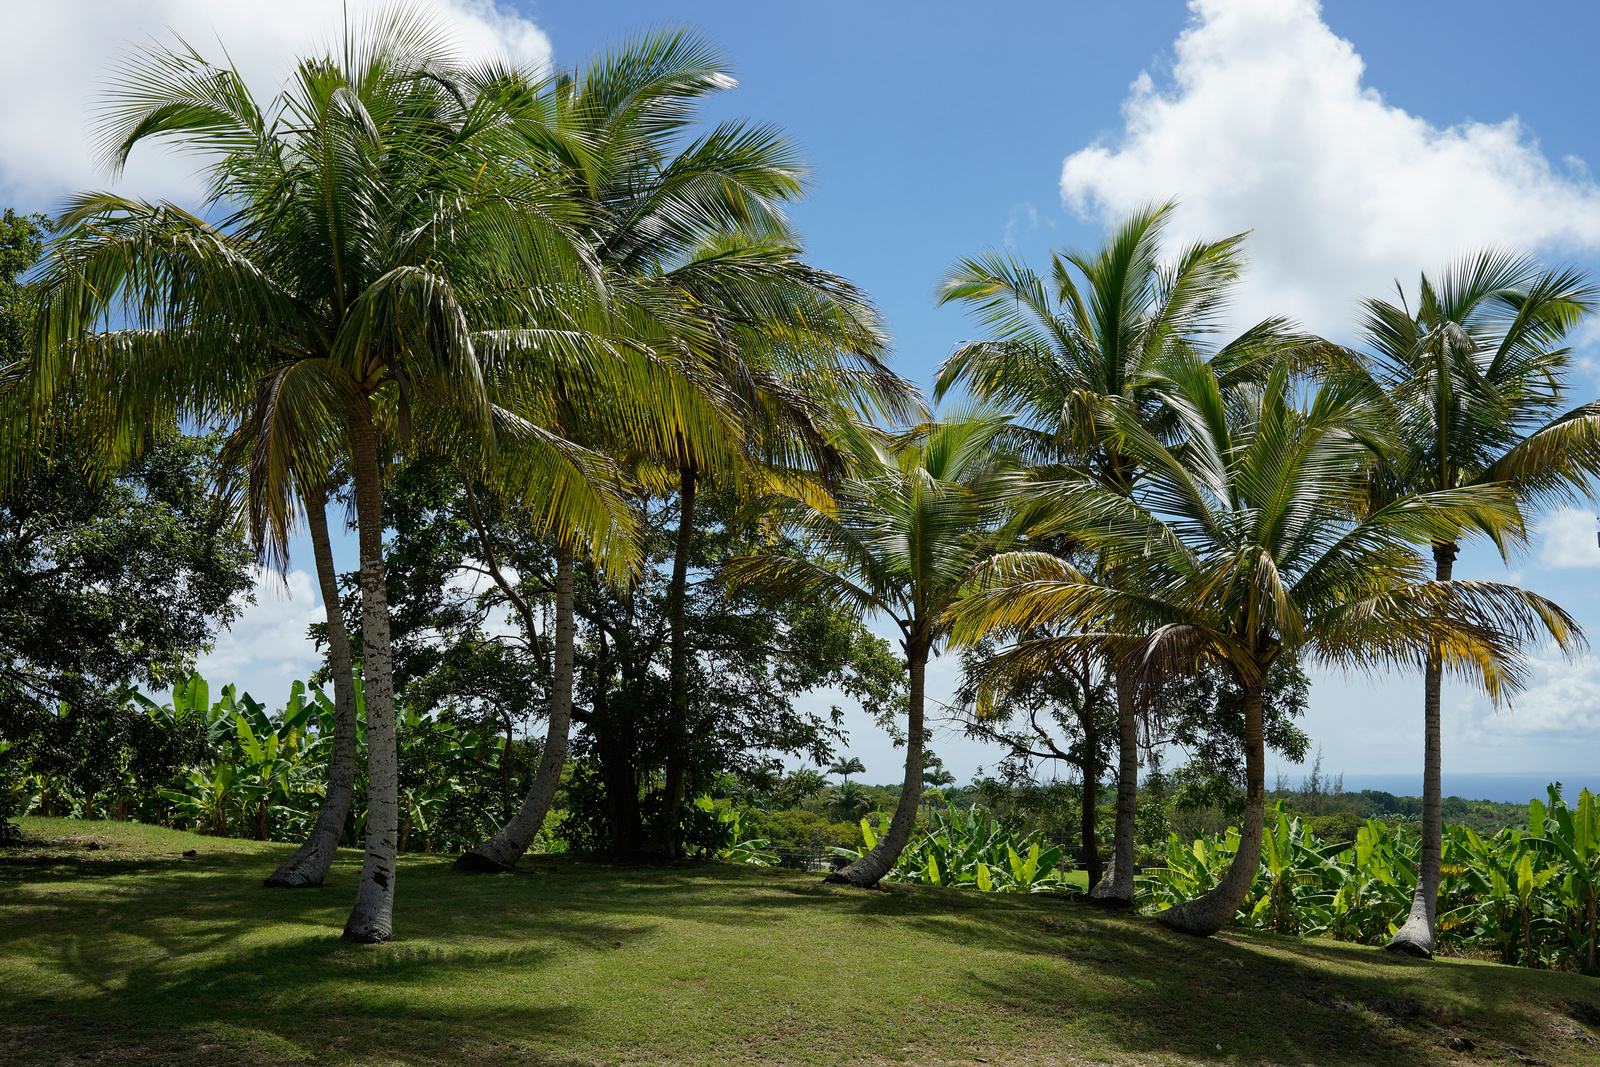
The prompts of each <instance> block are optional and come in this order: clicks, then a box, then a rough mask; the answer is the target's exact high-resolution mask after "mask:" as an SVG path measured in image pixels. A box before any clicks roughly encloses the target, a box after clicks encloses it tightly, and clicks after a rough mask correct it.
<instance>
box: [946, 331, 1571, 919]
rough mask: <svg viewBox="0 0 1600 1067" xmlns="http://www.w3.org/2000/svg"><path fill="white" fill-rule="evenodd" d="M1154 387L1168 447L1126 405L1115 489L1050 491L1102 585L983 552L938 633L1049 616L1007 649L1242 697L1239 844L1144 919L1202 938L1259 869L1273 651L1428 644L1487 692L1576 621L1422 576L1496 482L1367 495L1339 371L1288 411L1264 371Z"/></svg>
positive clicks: (1356, 650) (1343, 663)
mask: <svg viewBox="0 0 1600 1067" xmlns="http://www.w3.org/2000/svg"><path fill="white" fill-rule="evenodd" d="M1168 377H1169V381H1168V382H1167V383H1164V384H1163V386H1162V388H1161V394H1162V399H1163V401H1164V402H1165V403H1166V404H1167V405H1168V407H1169V409H1170V410H1171V412H1172V415H1173V419H1174V422H1175V424H1176V426H1175V430H1176V432H1175V438H1176V443H1174V444H1171V445H1167V444H1163V443H1162V442H1161V441H1160V440H1158V439H1157V438H1156V437H1155V436H1154V435H1153V434H1151V433H1150V431H1149V430H1148V429H1147V428H1146V427H1145V426H1144V425H1143V424H1142V422H1141V420H1140V419H1138V418H1137V416H1136V415H1135V414H1134V413H1133V412H1130V411H1126V410H1123V411H1113V412H1110V413H1108V416H1107V417H1106V419H1107V422H1108V426H1107V430H1108V432H1110V433H1112V434H1114V436H1115V438H1116V440H1117V441H1118V444H1119V447H1120V448H1121V449H1122V450H1123V451H1124V452H1125V453H1126V454H1128V455H1129V456H1130V457H1132V458H1133V459H1134V460H1135V461H1136V462H1138V463H1139V464H1140V465H1141V467H1142V468H1143V470H1144V475H1143V478H1142V480H1141V484H1140V486H1139V487H1138V488H1137V489H1136V490H1135V492H1134V494H1133V496H1132V497H1131V498H1130V497H1124V496H1121V495H1120V494H1116V493H1113V492H1110V491H1108V490H1106V489H1104V488H1102V487H1100V486H1097V485H1094V484H1093V483H1091V482H1090V481H1089V480H1088V479H1085V478H1081V477H1079V478H1074V479H1069V480H1066V481H1063V482H1062V483H1061V484H1060V485H1059V486H1056V487H1054V489H1053V490H1052V491H1053V492H1054V493H1055V494H1057V495H1058V496H1067V497H1068V499H1066V500H1064V501H1062V502H1061V503H1060V505H1059V506H1060V507H1061V508H1062V510H1063V512H1068V511H1072V512H1075V515H1074V517H1073V518H1072V519H1071V521H1070V525H1072V526H1073V527H1074V528H1075V529H1076V531H1077V534H1078V536H1080V537H1082V538H1083V539H1084V540H1085V541H1086V542H1089V543H1092V544H1095V545H1097V546H1099V547H1101V548H1102V550H1103V551H1105V552H1106V553H1107V554H1108V555H1110V556H1111V557H1113V558H1114V559H1115V561H1116V566H1117V570H1115V571H1114V572H1112V573H1116V574H1118V575H1119V577H1120V579H1121V580H1119V581H1118V582H1116V583H1114V584H1113V583H1110V582H1107V581H1104V580H1097V578H1095V577H1089V576H1085V575H1083V574H1081V573H1077V572H1075V571H1073V570H1072V568H1071V567H1070V566H1068V565H1066V564H1064V563H1063V562H1062V561H1060V560H1057V559H1054V558H1053V557H1049V556H1046V555H1044V554H1042V553H1034V554H1028V555H1022V554H1015V555H1011V556H1005V557H1000V558H999V559H997V560H996V561H995V562H994V564H993V565H992V571H993V577H994V579H995V581H994V584H993V585H992V586H991V587H989V588H987V589H985V590H983V591H981V592H978V593H975V594H974V595H973V596H971V597H969V598H967V599H966V600H964V601H963V602H962V603H961V604H959V605H958V606H957V608H956V611H955V616H956V619H957V622H956V636H957V638H958V639H963V640H971V639H975V638H978V637H981V636H983V635H984V634H985V633H989V632H993V631H995V630H996V629H999V630H1001V631H1011V632H1022V633H1026V632H1027V631H1028V630H1031V629H1033V628H1035V627H1039V626H1061V627H1064V628H1065V629H1067V631H1068V632H1067V633H1065V634H1064V635H1062V636H1055V637H1046V638H1042V639H1039V640H1037V641H1024V642H1022V643H1021V644H1019V645H1018V646H1017V647H1016V648H1015V649H1013V650H1012V651H1011V652H1009V653H1006V655H1007V656H1008V657H1010V658H1011V659H1012V660H1013V662H1014V663H1019V664H1028V663H1030V662H1031V664H1032V665H1036V666H1047V665H1048V664H1049V663H1050V662H1052V661H1053V660H1054V659H1056V658H1060V657H1071V656H1078V655H1081V654H1082V653H1083V652H1084V651H1085V650H1094V649H1104V648H1108V647H1109V648H1111V649H1114V650H1115V652H1116V655H1117V658H1118V661H1119V663H1120V664H1124V665H1127V666H1129V667H1131V668H1133V669H1134V670H1135V671H1136V672H1137V673H1138V675H1139V676H1140V680H1141V682H1142V683H1143V685H1144V686H1145V688H1149V687H1151V686H1152V685H1153V684H1154V683H1156V682H1159V680H1160V679H1161V678H1162V677H1163V676H1165V675H1169V674H1173V673H1190V672H1194V671H1197V670H1199V669H1201V668H1202V667H1203V666H1204V665H1205V664H1207V663H1215V664H1219V665H1222V666H1224V667H1225V668H1226V669H1228V670H1230V671H1231V672H1232V673H1233V675H1234V677H1235V678H1236V679H1237V680H1238V682H1239V684H1240V686H1241V687H1242V689H1243V692H1244V701H1243V703H1244V714H1245V767H1246V783H1245V786H1246V789H1245V796H1246V807H1245V813H1244V816H1243V821H1242V823H1241V825H1240V841H1239V848H1238V852H1237V854H1236V857H1235V859H1234V862H1233V864H1232V865H1231V866H1230V868H1229V870H1228V872H1227V874H1226V875H1224V877H1223V878H1222V879H1221V881H1220V882H1219V883H1218V885H1217V887H1216V888H1215V889H1214V890H1212V891H1211V892H1209V893H1207V894H1205V895H1204V896H1201V897H1199V898H1197V899H1195V900H1192V901H1189V902H1187V903H1184V904H1181V905H1178V906H1177V907H1174V908H1172V909H1170V910H1168V911H1166V912H1163V913H1162V914H1161V916H1160V917H1159V921H1161V922H1162V923H1164V924H1166V925H1168V926H1170V927H1173V928H1174V929H1177V930H1181V931H1185V932H1188V933H1195V934H1201V935H1206V934H1211V933H1215V932H1216V931H1217V930H1219V929H1221V928H1222V926H1223V925H1225V924H1226V923H1227V922H1228V921H1229V920H1231V919H1232V918H1233V916H1234V913H1235V912H1236V911H1237V910H1238V908H1239V905H1240V903H1241V902H1242V901H1243V900H1244V897H1245V894H1246V893H1247V892H1248V890H1249V887H1250V883H1251V881H1252V880H1253V879H1254V877H1255V874H1256V871H1257V868H1258V866H1259V864H1260V852H1261V840H1262V819H1263V814H1264V807H1265V781H1264V774H1265V750H1264V745H1263V732H1262V731H1263V724H1262V690H1263V688H1264V686H1265V685H1266V681H1267V675H1268V672H1269V671H1270V670H1271V668H1272V666H1273V664H1274V663H1275V662H1276V661H1277V660H1279V659H1280V658H1284V657H1289V658H1293V659H1303V660H1310V661H1313V662H1317V663H1320V664H1323V665H1326V666H1337V667H1342V668H1345V669H1354V670H1363V671H1368V670H1375V669H1378V668H1381V667H1384V666H1390V665H1395V664H1398V663H1416V662H1420V661H1422V660H1423V659H1424V658H1425V657H1427V656H1430V655H1433V656H1437V657H1438V659H1439V662H1440V663H1441V665H1442V667H1443V668H1444V669H1448V670H1453V671H1455V672H1457V673H1460V674H1462V675H1465V676H1470V677H1473V678H1476V679H1477V680H1478V681H1480V682H1481V683H1482V684H1483V685H1484V686H1485V688H1486V690H1487V691H1488V693H1489V695H1490V696H1491V697H1493V698H1496V699H1498V698H1499V697H1500V696H1501V695H1502V694H1503V693H1505V692H1506V691H1507V690H1508V689H1510V688H1511V687H1513V686H1514V685H1516V684H1517V683H1518V682H1519V681H1520V679H1521V677H1522V672H1523V668H1524V663H1523V660H1522V658H1521V653H1520V647H1521V644H1522V643H1523V642H1525V641H1527V640H1530V639H1533V638H1536V637H1539V636H1542V635H1548V636H1549V637H1551V638H1553V639H1554V640H1556V641H1557V642H1559V643H1560V644H1561V645H1562V646H1563V647H1564V648H1566V649H1567V650H1569V651H1571V650H1574V649H1575V648H1577V647H1578V645H1579V643H1580V641H1581V634H1580V632H1579V630H1578V628H1577V626H1576V624H1574V623H1573V621H1572V619H1571V618H1570V617H1568V616H1567V615H1566V613H1565V612H1563V611H1562V610H1561V609H1560V608H1559V607H1557V606H1556V605H1554V604H1552V603H1550V602H1549V601H1547V600H1545V599H1543V598H1541V597H1538V596H1536V595H1534V594H1532V593H1529V592H1526V591H1524V590H1521V589H1518V588H1515V587H1513V586H1508V585H1502V584H1498V583H1489V582H1431V581H1428V580H1427V578H1426V575H1425V574H1424V572H1423V570H1422V567H1421V564H1420V562H1419V560H1418V557H1417V553H1416V546H1417V545H1419V544H1426V543H1430V542H1433V541H1439V540H1449V539H1451V538H1453V537H1454V536H1455V535H1456V534H1457V533H1458V532H1459V531H1460V530H1462V529H1465V528H1468V527H1473V526H1479V525H1488V526H1491V527H1496V526H1498V527H1500V528H1513V527H1514V526H1515V524H1516V521H1517V513H1516V508H1515V504H1514V501H1513V500H1512V498H1511V496H1510V494H1509V493H1507V492H1506V490H1505V489H1504V488H1503V487H1500V486H1494V485H1485V486H1472V487H1463V488H1454V489H1446V490H1439V491H1435V492H1431V493H1422V494H1415V495H1410V496H1406V497H1403V498H1400V499H1398V500H1395V501H1393V502H1391V503H1388V504H1386V505H1384V506H1382V507H1379V508H1376V509H1373V510H1370V511H1368V510H1367V509H1365V507H1364V505H1365V500H1366V493H1367V488H1368V485H1367V474H1368V473H1369V472H1370V471H1371V469H1372V467H1373V462H1374V449H1375V446H1381V445H1382V444H1384V443H1385V434H1386V430H1387V426H1386V422H1387V419H1386V417H1385V410H1386V409H1385V408H1384V407H1383V406H1382V405H1377V404H1373V403H1371V402H1370V391H1369V390H1368V389H1367V388H1366V386H1365V383H1363V382H1361V381H1360V380H1357V379H1350V378H1344V377H1340V378H1337V379H1335V380H1333V381H1330V382H1328V383H1325V384H1323V385H1322V386H1321V387H1320V388H1319V389H1317V390H1316V391H1315V393H1314V394H1313V395H1312V396H1311V397H1310V398H1309V402H1308V404H1307V405H1306V406H1305V407H1303V408H1300V407H1296V406H1294V403H1293V398H1294V396H1295V394H1296V392H1297V390H1296V389H1295V388H1294V387H1293V386H1292V384H1291V380H1290V376H1289V374H1288V373H1287V372H1286V371H1285V370H1284V369H1282V368H1280V369H1278V370H1277V371H1275V372H1273V373H1271V374H1270V375H1269V376H1268V377H1267V379H1266V380H1265V381H1264V382H1263V383H1262V384H1260V385H1259V386H1256V387H1250V388H1245V389H1241V390H1237V391H1235V392H1234V393H1233V394H1232V395H1231V396H1230V395H1229V393H1228V391H1226V390H1224V388H1223V387H1222V386H1221V385H1220V383H1219V381H1218V378H1217V375H1216V374H1215V373H1214V371H1213V370H1212V369H1211V368H1209V367H1207V366H1205V365H1204V364H1202V363H1200V362H1199V361H1190V362H1189V363H1187V364H1186V365H1177V366H1174V367H1171V368H1169V370H1168Z"/></svg>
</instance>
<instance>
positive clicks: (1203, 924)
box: [1156, 894, 1237, 937]
mask: <svg viewBox="0 0 1600 1067" xmlns="http://www.w3.org/2000/svg"><path fill="white" fill-rule="evenodd" d="M1207 896H1209V894H1207ZM1210 904H1211V902H1210V901H1208V900H1207V899H1206V897H1205V896H1200V897H1196V898H1195V899H1194V900H1191V901H1189V902H1188V903H1186V904H1179V905H1177V906H1176V907H1171V908H1168V909H1167V910H1166V911H1164V912H1162V913H1161V914H1159V915H1157V916H1156V922H1158V923H1160V924H1161V925H1162V926H1165V927H1166V928H1167V929H1168V930H1174V931H1176V932H1177V933H1180V934H1190V935H1192V936H1194V937H1210V936H1211V935H1212V934H1214V933H1216V932H1217V931H1218V930H1221V929H1222V928H1223V927H1224V926H1227V925H1228V921H1229V920H1230V919H1232V918H1233V912H1234V911H1235V910H1237V909H1236V908H1235V909H1232V910H1229V911H1228V913H1227V914H1226V915H1223V914H1222V909H1221V908H1220V907H1213V906H1208V905H1210ZM1196 905H1200V906H1199V907H1196Z"/></svg>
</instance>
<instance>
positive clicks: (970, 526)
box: [726, 412, 1027, 886]
mask: <svg viewBox="0 0 1600 1067" xmlns="http://www.w3.org/2000/svg"><path fill="white" fill-rule="evenodd" d="M1007 426H1008V422H1007V420H1006V419H1005V418H1004V417H1002V416H998V415H995V414H993V413H988V412H983V413H978V414H975V415H972V416H970V417H959V418H949V419H946V420H944V421H941V422H934V423H928V424H925V425H922V426H919V427H916V428H915V429H913V430H910V431H908V432H907V433H905V434H903V435H901V436H900V437H899V438H897V439H895V440H893V441H892V442H891V443H890V445H889V447H888V448H887V449H886V450H884V451H883V452H882V453H881V454H880V457H879V459H878V464H879V466H878V468H877V470H875V471H874V472H873V473H870V474H867V475H865V476H862V477H858V478H853V479H849V480H846V481H844V482H842V483H840V485H839V486H838V488H837V489H836V491H835V493H834V503H833V504H832V506H829V507H809V506H802V505H796V507H795V509H794V513H793V521H794V524H795V529H796V530H797V534H798V537H799V538H800V541H801V544H802V545H803V546H804V551H803V552H802V553H797V554H794V555H785V554H782V553H775V552H768V553H763V554H755V555H750V556H747V557H744V558H739V559H734V560H732V561H730V563H729V565H728V568H727V570H726V578H727V580H728V581H729V582H731V583H732V584H733V585H734V586H735V587H736V588H758V589H762V590H765V591H767V592H769V593H771V594H774V595H777V596H783V597H795V598H800V599H805V600H810V601H815V602H819V603H827V604H834V605H840V606H844V607H848V608H849V609H850V610H852V611H856V612H860V613H862V614H867V613H881V614H883V615H885V616H887V617H888V618H890V619H892V620H893V621H894V623H895V625H896V626H898V627H899V629H900V633H901V647H902V649H903V650H904V652H905V667H906V672H907V675H908V678H909V699H908V702H907V706H906V707H907V720H906V733H905V742H906V769H905V784H904V786H903V788H902V789H901V792H900V799H899V802H898V803H897V804H896V806H895V812H894V817H893V819H892V820H891V821H890V824H889V828H888V830H887V831H886V832H885V833H884V834H883V836H882V837H881V838H880V839H879V840H878V841H877V843H876V844H875V845H874V846H873V847H872V849H871V851H869V852H868V853H867V854H866V855H863V856H862V857H860V858H859V859H858V860H856V861H855V862H853V863H851V864H849V865H848V866H847V867H845V868H844V869H843V870H840V871H836V872H834V873H832V874H830V875H829V876H828V878H829V880H830V881H839V882H847V883H849V884H852V885H857V886H871V885H876V884H877V882H878V880H879V879H881V878H883V876H884V875H885V874H887V873H888V872H889V871H890V869H892V868H893V867H894V865H895V861H896V860H897V859H898V858H899V855H900V853H901V851H902V850H903V849H904V848H905V847H906V844H907V842H909V841H910V839H911V832H912V829H913V827H914V825H915V823H916V817H917V808H918V804H919V802H920V798H921V795H922V775H923V766H924V765H923V744H924V727H923V710H924V699H925V676H926V671H927V664H928V657H929V656H930V655H931V654H932V653H933V651H934V649H935V647H936V646H938V645H939V644H940V643H941V642H942V641H943V640H944V637H945V634H946V632H947V626H948V624H947V622H946V620H945V613H946V612H947V611H948V609H949V608H950V607H951V606H952V605H953V604H954V603H955V601H956V600H957V599H958V597H959V596H960V594H961V592H962V590H963V588H964V587H965V586H966V584H967V583H968V582H969V581H970V580H971V579H972V577H973V574H974V573H975V571H976V570H977V569H978V568H979V567H980V566H981V565H982V564H983V562H984V561H985V560H987V559H988V558H989V556H990V555H991V554H993V553H994V552H995V551H997V550H998V549H1000V548H1003V547H1006V546H1007V545H1008V544H1009V542H1010V541H1011V540H1013V539H1014V538H1015V537H1016V536H1017V533H1018V529H1017V527H1016V524H1015V520H1016V518H1017V509H1018V504H1019V502H1020V500H1021V499H1022V495H1023V492H1024V490H1025V488H1026V483H1027V478H1026V476H1025V474H1024V473H1023V471H1022V470H1021V468H1020V467H1019V466H1018V465H1017V464H1016V463H1015V462H1013V461H1012V460H1011V459H1010V457H1009V455H1008V453H1007V452H1006V451H1005V450H1004V449H1003V448H1002V447H1000V444H1001V438H1002V435H1003V434H1004V432H1005V431H1006V429H1007ZM870 444H871V442H870V441H869V440H866V439H863V440H862V441H861V442H860V445H859V447H861V448H862V449H863V450H865V449H866V448H868V447H869V446H870Z"/></svg>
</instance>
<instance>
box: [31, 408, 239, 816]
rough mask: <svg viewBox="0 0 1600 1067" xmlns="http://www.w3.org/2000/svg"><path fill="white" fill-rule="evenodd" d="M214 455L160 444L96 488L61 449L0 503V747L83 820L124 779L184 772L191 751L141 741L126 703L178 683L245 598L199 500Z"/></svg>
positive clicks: (162, 741) (220, 504) (195, 442)
mask: <svg viewBox="0 0 1600 1067" xmlns="http://www.w3.org/2000/svg"><path fill="white" fill-rule="evenodd" d="M215 451H216V441H215V440H214V439H212V438H195V437H184V436H181V435H178V434H176V433H170V432H169V433H167V434H163V435H161V436H159V437H157V438H156V440H154V441H153V442H151V443H150V445H149V447H147V448H146V449H145V450H144V452H143V455H142V456H141V457H140V459H139V460H138V461H137V462H136V463H135V464H134V465H133V466H132V467H130V468H129V469H128V470H126V471H124V472H122V473H121V474H119V475H116V476H114V477H110V478H106V477H102V476H100V475H99V474H98V473H96V472H89V471H85V470H84V469H83V468H82V466H81V465H80V463H79V461H78V459H77V458H76V454H75V453H76V450H75V449H74V448H73V447H72V441H71V439H70V438H68V437H66V436H65V434H64V433H62V435H61V436H60V437H59V438H58V439H57V446H56V447H55V448H54V449H52V450H51V451H48V452H45V453H42V454H40V455H38V456H37V457H36V459H35V462H33V463H32V464H29V465H28V467H27V468H26V470H27V473H26V474H25V475H24V476H22V477H20V478H17V479H15V480H14V481H13V482H12V484H11V486H10V488H9V489H8V491H7V492H6V493H5V495H4V496H3V497H0V596H3V598H4V603H6V604H7V605H9V607H8V609H7V611H6V612H5V614H4V617H3V618H0V663H3V664H4V669H3V670H0V741H4V742H7V743H9V745H10V746H11V747H10V748H9V749H8V750H7V752H6V754H5V758H8V759H9V760H11V761H13V762H23V763H27V764H28V765H29V766H31V767H34V768H35V769H36V770H37V771H38V772H39V773H42V774H47V775H51V776H54V777H59V778H60V779H62V780H63V781H64V782H67V783H69V784H70V785H71V787H72V789H73V790H74V791H75V792H76V793H77V794H78V795H79V796H81V797H83V798H85V804H84V810H85V817H87V818H93V817H94V816H95V815H96V814H98V813H100V812H101V810H102V809H101V808H100V806H99V804H98V800H97V798H99V797H101V796H103V795H104V794H105V793H106V792H107V791H108V789H109V788H110V787H111V785H112V784H113V783H115V782H120V780H121V778H122V777H123V775H124V773H125V772H128V771H129V768H130V767H131V768H132V771H131V773H133V774H134V775H135V776H136V777H138V778H139V779H140V780H141V781H146V782H147V784H148V782H151V781H155V780H157V779H160V778H162V777H163V776H164V775H165V774H167V773H170V772H171V770H172V768H173V767H174V766H178V765H181V764H183V763H184V762H185V756H184V753H186V752H188V751H189V750H190V748H192V742H193V741H194V739H193V738H190V739H188V740H185V739H184V738H180V737H166V736H165V735H163V734H162V733H161V731H159V730H155V729H153V728H151V727H150V724H149V723H147V722H145V721H143V720H144V717H143V716H142V715H140V714H138V713H137V712H129V710H128V709H127V706H126V705H127V704H128V694H129V692H130V690H131V688H132V687H133V686H135V685H144V686H148V687H150V688H152V689H164V688H168V687H170V686H171V685H173V684H174V683H175V682H176V681H180V680H182V679H183V678H185V677H187V674H188V671H189V670H190V669H191V668H192V667H193V665H194V660H195V658H196V656H198V655H199V654H200V653H202V652H203V651H205V650H206V649H207V648H208V647H209V646H210V644H211V642H212V640H213V639H214V637H215V636H216V634H217V632H218V630H219V629H222V628H224V627H226V626H227V624H228V623H229V622H230V621H232V620H233V619H234V618H235V617H237V615H238V612H239V611H240V609H241V607H242V606H243V604H244V603H245V602H246V601H247V600H248V598H249V591H250V589H251V588H252V585H253V582H252V578H251V573H250V568H249V563H250V553H249V549H248V547H247V546H246V544H245V542H244V539H243V538H242V537H241V536H240V535H239V533H238V532H237V530H236V529H235V528H234V525H233V514H232V512H231V510H230V509H229V508H228V506H227V504H226V502H225V501H222V500H219V499H218V498H216V497H214V496H213V495H212V494H211V493H210V492H209V483H210V473H211V462H212V459H213V457H214V455H215Z"/></svg>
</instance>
